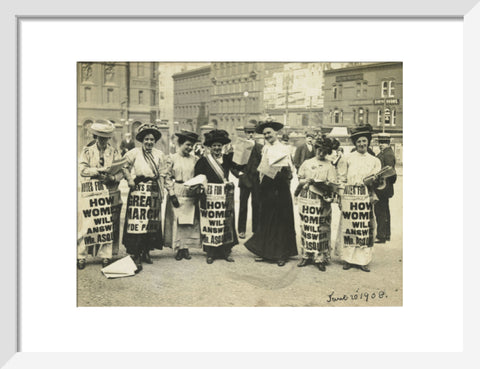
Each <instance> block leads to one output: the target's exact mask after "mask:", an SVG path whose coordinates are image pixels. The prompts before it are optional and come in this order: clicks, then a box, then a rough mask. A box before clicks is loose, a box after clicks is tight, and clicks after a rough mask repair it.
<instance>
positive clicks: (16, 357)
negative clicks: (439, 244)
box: [0, 0, 480, 368]
mask: <svg viewBox="0 0 480 369" xmlns="http://www.w3.org/2000/svg"><path fill="white" fill-rule="evenodd" d="M477 2H478V0H464V1H455V2H454V1H448V2H443V3H441V4H438V3H437V2H429V1H420V0H417V1H403V2H402V3H388V4H386V3H384V2H377V1H362V7H361V9H359V8H360V7H358V2H354V1H346V0H344V1H342V2H338V1H337V2H335V3H334V2H331V3H330V4H316V3H315V4H313V3H314V2H313V1H308V2H305V4H303V3H302V2H300V3H298V2H296V7H295V10H293V11H292V9H291V5H292V4H291V2H280V3H279V2H276V3H275V6H274V7H273V6H272V7H269V8H268V11H263V12H257V11H252V10H250V11H249V10H247V9H249V8H248V6H249V5H251V4H250V3H253V2H251V1H248V2H243V4H242V5H241V6H242V7H243V9H244V11H243V12H241V14H242V15H245V16H247V17H249V16H251V17H255V16H260V17H262V16H263V17H271V16H278V17H292V16H293V17H298V18H297V20H298V19H302V17H305V18H308V17H311V18H315V17H318V18H323V17H325V18H327V19H328V18H334V17H337V18H338V17H340V18H342V17H347V18H350V17H353V18H360V19H362V18H368V17H373V18H379V19H391V20H394V19H396V18H404V19H415V18H435V17H440V18H444V19H456V20H458V21H463V23H464V40H463V41H464V80H463V82H464V84H463V91H464V122H467V121H468V122H470V121H471V122H475V119H476V116H475V114H474V111H475V110H474V109H475V106H476V104H478V102H477V101H476V99H475V96H476V95H477V96H478V93H477V92H476V90H474V88H475V87H476V86H477V85H478V82H480V77H479V73H478V67H477V66H478V65H480V63H479V61H480V58H479V56H478V53H477V52H476V50H475V46H476V35H478V33H479V32H478V31H479V26H478V25H479V23H480V6H479V5H478V4H477ZM27 3H28V4H27ZM97 3H98V2H97ZM144 3H145V4H143V3H142V5H144V8H143V9H142V8H141V7H140V6H139V5H140V4H138V3H136V5H137V9H136V10H133V11H132V10H131V8H130V6H125V8H121V7H119V6H118V3H117V4H116V6H112V7H110V8H109V7H101V6H100V5H99V4H96V8H95V7H93V5H92V7H85V8H84V9H81V8H79V7H78V6H76V5H78V4H75V5H74V4H73V3H72V5H65V4H63V3H60V2H59V1H51V2H48V4H47V3H46V2H44V4H43V6H42V7H41V9H40V7H38V6H36V5H35V3H33V2H32V1H25V2H13V1H7V2H4V3H3V4H2V5H1V7H2V12H1V14H2V15H1V17H2V20H3V22H2V26H1V27H2V30H3V32H2V36H1V37H2V45H3V46H4V48H3V49H4V50H6V51H7V52H6V53H5V55H6V57H5V58H3V60H2V64H3V68H2V70H4V86H8V87H7V88H5V89H3V91H2V96H3V101H4V102H5V104H4V111H3V120H4V122H5V124H4V141H6V142H5V144H6V145H5V146H2V148H1V150H2V157H3V158H7V160H6V162H7V166H6V169H5V171H4V174H6V176H5V177H4V180H3V181H2V189H3V191H2V192H3V193H4V194H5V195H4V199H5V200H4V204H5V205H6V206H5V208H4V217H3V222H2V223H3V226H2V234H3V240H4V241H5V242H4V250H3V253H2V255H3V258H2V259H3V267H2V268H1V269H0V285H1V290H0V291H1V292H2V296H3V299H2V302H3V303H2V309H1V310H2V314H1V315H0V321H1V323H0V326H1V327H2V329H1V330H0V365H5V367H8V368H30V367H43V366H47V365H48V367H51V368H52V367H53V368H64V367H70V368H77V367H78V368H80V367H85V366H90V367H97V366H98V367H102V366H103V367H117V368H124V367H125V368H127V367H130V366H140V365H142V366H147V365H149V364H150V366H153V365H155V363H156V364H158V363H161V364H162V365H166V366H167V367H169V366H170V365H176V366H183V365H185V366H186V365H187V364H190V365H193V363H192V361H203V360H210V361H209V363H210V366H220V365H222V364H224V363H222V360H225V357H221V358H220V359H219V358H218V357H215V358H212V356H211V355H210V356H209V357H208V358H206V357H203V356H199V355H196V356H194V355H192V356H191V357H188V358H185V357H183V356H180V355H175V356H170V357H167V355H162V356H159V355H160V354H151V355H141V354H138V353H137V354H65V353H63V354H58V353H57V354H55V353H50V354H40V353H26V352H18V349H17V348H18V342H19V337H18V329H19V327H18V320H17V317H18V315H17V311H18V309H19V308H20V307H21V303H22V302H21V301H19V299H18V296H19V294H18V292H17V288H18V286H17V277H18V268H20V267H21V265H19V264H18V262H17V260H18V254H19V252H20V251H21V248H20V246H21V240H22V232H24V231H25V230H23V229H22V227H21V224H20V223H19V222H18V219H19V217H18V214H17V206H18V201H19V198H18V195H19V194H20V188H19V183H20V181H25V180H26V179H25V178H19V177H17V173H18V167H17V165H18V161H17V160H18V157H19V156H25V155H27V154H28V151H27V150H28V149H27V148H24V147H22V146H21V145H19V140H20V138H21V134H22V132H21V127H20V126H19V125H18V121H19V119H21V117H19V115H18V114H19V113H18V111H17V107H18V101H17V96H18V94H19V91H18V90H17V88H18V84H17V80H16V79H17V76H18V74H17V73H18V69H17V57H18V49H17V46H18V42H20V41H21V35H19V34H18V29H19V28H18V23H19V22H20V21H21V20H22V19H27V18H29V17H35V18H38V19H39V20H42V19H48V18H49V17H54V18H56V19H63V20H65V19H71V20H72V21H73V19H75V18H76V17H86V18H92V19H93V18H98V17H112V16H113V17H132V16H136V17H138V19H140V20H141V19H147V18H148V17H155V16H161V17H165V18H169V17H174V16H180V17H181V16H193V17H202V16H210V17H217V16H218V17H224V16H230V17H236V16H238V15H239V11H240V10H231V9H230V8H227V9H225V8H224V7H225V5H223V7H222V5H219V4H222V3H221V2H218V1H211V2H208V4H203V6H202V9H201V10H199V11H198V12H194V11H193V10H188V11H183V12H180V11H178V10H177V8H175V7H173V6H172V8H168V7H166V8H165V9H160V10H159V9H158V8H157V7H158V5H157V4H156V3H155V2H153V1H145V2H144ZM185 3H187V2H186V1H185ZM190 3H193V2H191V1H190ZM306 3H308V4H306ZM60 4H61V7H60ZM300 4H302V5H304V6H300ZM334 4H335V6H334ZM339 4H342V6H343V7H342V8H340V7H339ZM352 4H355V6H349V5H352ZM84 5H85V4H84ZM127 5H131V4H127ZM177 5H178V4H177ZM194 8H195V7H188V6H186V5H185V6H184V7H182V9H194ZM59 9H62V10H59ZM100 9H102V10H100ZM105 9H109V10H108V11H107V10H105ZM112 9H114V11H113V10H112ZM146 9H150V10H148V11H147V10H146ZM237 9H238V8H237ZM240 9H242V8H240ZM250 9H255V7H251V8H250ZM265 9H267V7H265ZM146 14H148V17H147V16H145V15H146ZM177 19H178V18H177ZM466 76H468V78H466ZM455 78H460V77H459V76H458V75H456V76H455ZM459 116H460V114H459ZM15 122H16V123H15ZM457 124H458V123H457ZM472 126H473V124H472V123H470V125H467V124H464V126H463V137H464V142H463V148H464V152H463V155H464V158H462V160H460V159H459V165H462V163H463V166H464V168H465V169H466V170H465V171H464V177H463V185H464V189H463V190H464V191H465V192H463V196H464V198H467V196H468V195H472V196H471V197H469V198H472V199H474V200H473V201H469V202H468V203H467V202H466V203H465V204H464V214H463V216H464V219H463V221H464V229H465V233H464V234H463V237H461V236H460V235H459V244H458V245H455V248H456V249H458V248H460V245H461V242H460V240H462V241H463V244H464V245H468V246H470V249H468V248H466V249H465V250H464V268H465V273H464V275H465V277H466V278H465V279H464V286H463V289H462V286H459V287H458V291H445V296H439V297H438V303H439V304H441V302H442V299H464V313H465V317H464V328H463V329H464V337H465V338H464V342H463V351H462V352H461V353H457V354H449V355H440V354H436V355H429V356H428V358H426V360H428V361H429V365H432V364H438V365H440V366H442V367H443V366H445V367H453V366H456V367H464V366H465V367H466V366H467V365H468V363H469V362H470V361H471V360H474V357H475V337H474V335H473V332H475V329H476V328H478V318H477V317H476V316H475V314H474V312H475V311H476V309H475V307H478V302H476V300H475V297H472V295H475V292H476V290H478V288H477V287H476V286H475V285H474V284H473V281H474V280H476V278H475V276H474V275H473V272H474V269H473V265H474V263H475V260H478V256H479V253H478V250H477V249H475V250H473V251H472V248H475V247H473V246H474V245H476V244H478V242H475V238H474V235H473V230H474V229H475V228H476V227H478V225H476V224H475V218H476V217H474V216H473V214H474V213H473V211H474V210H473V209H475V207H476V205H478V199H477V198H476V197H475V196H474V195H473V194H474V193H473V185H468V184H469V183H475V181H474V177H473V176H474V174H470V173H471V171H470V170H468V169H469V168H476V167H478V165H476V163H475V157H476V156H475V155H476V153H475V150H474V148H475V146H476V142H475V141H474V139H475V138H476V137H478V136H477V135H475V133H477V132H478V128H477V127H472ZM432 129H434V128H432ZM432 136H433V137H443V138H444V139H445V140H448V135H445V136H437V133H435V132H433V133H432ZM456 144H460V143H458V142H457V143H456ZM456 150H459V149H456ZM456 154H457V155H459V153H458V152H456ZM459 156H461V155H459ZM16 159H17V160H16ZM463 159H464V160H463ZM7 178H8V179H7ZM457 180H458V179H457ZM457 183H458V182H457ZM457 186H458V185H457ZM459 192H460V193H462V191H459ZM454 194H455V195H456V196H457V197H459V198H460V197H461V196H460V194H458V190H454ZM13 215H15V216H13ZM73 237H74V236H72V239H73ZM452 252H455V251H452ZM426 268H428V264H427V265H426ZM426 270H427V269H426ZM445 272H446V273H448V266H446V267H445ZM445 319H448V316H446V317H445ZM467 322H468V324H466V323H467ZM440 323H441V322H439V324H440ZM74 334H75V332H72V335H74ZM319 334H321V333H319ZM414 334H415V332H412V335H414ZM246 339H247V338H246ZM405 339H408V337H405ZM339 345H341V343H339ZM319 351H321V350H319ZM339 351H341V350H339ZM454 351H456V350H454ZM371 352H375V347H372V349H371ZM387 355H388V354H382V355H381V356H379V355H378V354H375V355H373V354H368V355H367V356H364V355H359V354H351V355H349V356H342V354H341V353H340V354H339V353H337V354H332V355H328V357H326V356H327V355H322V358H320V357H319V355H314V356H309V357H307V355H304V356H303V357H301V358H300V357H299V355H298V356H296V357H293V356H289V357H287V358H284V357H282V358H281V359H280V358H279V357H278V355H277V356H275V357H271V356H269V357H265V356H263V357H262V359H261V360H269V361H270V362H271V363H274V365H276V364H283V365H288V364H290V365H300V363H303V362H305V363H308V362H309V361H310V360H311V361H313V362H314V363H315V362H317V363H318V362H320V361H321V362H322V363H325V364H327V365H329V364H330V365H333V363H338V360H341V361H342V363H341V366H342V367H343V366H353V365H355V366H362V367H363V366H368V367H380V366H382V367H383V366H385V363H395V364H396V363H397V360H400V361H402V362H403V366H404V365H408V364H412V365H414V363H416V360H417V359H418V355H416V356H415V355H413V354H401V355H400V354H395V355H394V357H386V356H387ZM380 358H381V359H380ZM250 359H252V358H251V357H248V358H245V357H236V358H235V359H234V360H232V361H234V362H235V364H233V365H234V366H240V365H242V366H244V365H245V364H247V362H248V360H250ZM279 359H280V360H281V361H279ZM228 360H229V361H230V360H231V359H228ZM255 360H257V359H256V358H255ZM173 363H175V364H173ZM233 365H232V366H233ZM392 365H393V364H392Z"/></svg>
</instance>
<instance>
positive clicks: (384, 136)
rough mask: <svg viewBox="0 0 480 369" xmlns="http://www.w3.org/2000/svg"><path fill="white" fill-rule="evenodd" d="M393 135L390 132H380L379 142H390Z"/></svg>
mask: <svg viewBox="0 0 480 369" xmlns="http://www.w3.org/2000/svg"><path fill="white" fill-rule="evenodd" d="M391 139H392V137H391V136H390V135H389V134H388V133H379V134H378V143H386V144H389V143H390V140H391Z"/></svg>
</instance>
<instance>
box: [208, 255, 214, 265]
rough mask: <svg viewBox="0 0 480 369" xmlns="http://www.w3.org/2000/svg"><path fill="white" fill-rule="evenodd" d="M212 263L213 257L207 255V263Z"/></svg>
mask: <svg viewBox="0 0 480 369" xmlns="http://www.w3.org/2000/svg"><path fill="white" fill-rule="evenodd" d="M212 263H213V258H212V257H211V256H209V257H208V258H207V264H212Z"/></svg>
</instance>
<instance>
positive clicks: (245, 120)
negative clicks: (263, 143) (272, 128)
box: [243, 91, 249, 127]
mask: <svg viewBox="0 0 480 369" xmlns="http://www.w3.org/2000/svg"><path fill="white" fill-rule="evenodd" d="M248 95H249V94H248V91H245V92H244V93H243V97H244V98H245V119H244V124H243V126H244V127H246V125H247V122H248V118H247V114H248V113H247V102H248Z"/></svg>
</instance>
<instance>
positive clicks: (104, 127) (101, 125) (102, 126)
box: [90, 120, 115, 138]
mask: <svg viewBox="0 0 480 369" xmlns="http://www.w3.org/2000/svg"><path fill="white" fill-rule="evenodd" d="M114 131H115V126H114V125H113V124H112V123H110V122H109V121H107V120H97V121H95V122H94V123H93V124H92V125H91V126H90V132H92V134H93V135H95V136H99V137H107V138H111V137H113V132H114Z"/></svg>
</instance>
